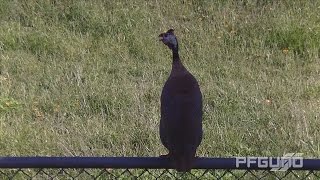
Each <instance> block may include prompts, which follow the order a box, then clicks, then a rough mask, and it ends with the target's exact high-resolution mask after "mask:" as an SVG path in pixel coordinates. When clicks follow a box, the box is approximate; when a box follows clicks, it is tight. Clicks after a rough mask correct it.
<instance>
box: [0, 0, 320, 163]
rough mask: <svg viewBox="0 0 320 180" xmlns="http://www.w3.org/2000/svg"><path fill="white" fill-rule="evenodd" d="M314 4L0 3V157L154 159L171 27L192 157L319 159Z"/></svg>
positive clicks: (319, 47)
mask: <svg viewBox="0 0 320 180" xmlns="http://www.w3.org/2000/svg"><path fill="white" fill-rule="evenodd" d="M319 7H320V3H319V2H317V1H310V2H304V1H295V2H293V1H289V0H285V1H254V0H252V1H249V0H247V1H241V2H240V1H239V2H236V1H214V2H211V1H205V0H202V1H178V0H175V1H170V3H169V2H164V1H163V2H162V1H154V2H151V1H150V2H147V1H142V0H137V1H108V2H103V1H95V2H93V1H90V2H89V1H82V0H81V1H75V2H72V1H49V0H47V1H31V0H30V1H23V2H22V1H21V2H20V1H10V0H2V2H1V3H0V21H1V26H0V155H1V156H24V155H65V156H71V155H80V156H158V155H159V154H164V153H166V150H165V148H164V147H163V146H162V144H161V143H160V140H159V134H158V125H159V118H160V112H159V107H160V100H159V99H160V93H161V89H162V86H163V84H164V82H165V80H166V78H167V77H168V75H169V72H170V68H171V54H170V52H169V50H168V49H167V48H166V47H165V46H164V45H163V44H161V43H160V42H159V41H158V39H157V36H158V34H159V33H161V32H164V31H166V30H167V29H169V28H174V29H175V32H176V34H177V36H178V38H179V42H180V50H181V51H180V55H181V57H182V59H183V63H184V64H185V66H186V67H188V69H189V70H190V71H191V72H192V73H193V74H194V75H195V77H196V78H197V79H198V81H199V83H200V86H201V89H202V92H203V96H204V109H203V110H204V117H203V125H204V139H203V142H202V144H201V146H200V148H199V150H198V155H199V156H224V157H225V156H281V155H282V154H283V153H290V152H297V153H298V152H299V153H304V155H305V157H319V155H320V142H319V140H320V133H319V129H320V120H319V112H320V108H319V107H320V99H319V98H320V81H319V75H320V71H319V69H320V63H319V62H320V61H319V60H320V58H319V57H320V54H319V53H320V33H319V32H320V26H319V22H320V18H319V15H318V12H319Z"/></svg>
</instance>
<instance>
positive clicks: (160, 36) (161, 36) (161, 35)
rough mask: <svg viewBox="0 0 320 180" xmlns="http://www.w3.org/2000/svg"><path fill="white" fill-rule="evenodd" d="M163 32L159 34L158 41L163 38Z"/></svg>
mask: <svg viewBox="0 0 320 180" xmlns="http://www.w3.org/2000/svg"><path fill="white" fill-rule="evenodd" d="M163 34H164V33H161V34H160V35H159V41H162V40H163Z"/></svg>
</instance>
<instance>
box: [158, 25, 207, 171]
mask: <svg viewBox="0 0 320 180" xmlns="http://www.w3.org/2000/svg"><path fill="white" fill-rule="evenodd" d="M169 32H170V30H169V31H168V32H167V33H169ZM164 34H165V33H163V34H161V35H163V36H164ZM161 35H160V36H161ZM169 35H170V33H169ZM172 35H173V33H172ZM164 43H165V42H164ZM165 44H166V43H165ZM166 45H167V44H166ZM168 46H169V48H170V46H171V45H168ZM171 47H173V48H170V49H172V51H173V62H172V70H171V73H170V76H169V78H168V80H167V81H166V83H165V85H164V87H163V90H162V94H161V120H160V138H161V142H162V144H163V145H164V146H165V147H166V148H167V149H168V150H169V154H168V155H167V156H168V157H169V158H170V159H172V160H173V161H174V164H175V168H176V169H177V170H178V171H183V172H185V171H190V169H191V168H192V165H193V162H194V159H195V154H196V150H197V147H198V146H199V145H200V143H201V139H202V95H201V91H200V88H199V85H198V82H197V80H196V79H195V78H194V76H193V75H192V74H191V73H190V72H189V71H188V70H187V69H186V68H185V67H184V66H183V64H182V63H181V61H180V58H179V54H178V48H177V46H176V48H174V46H171Z"/></svg>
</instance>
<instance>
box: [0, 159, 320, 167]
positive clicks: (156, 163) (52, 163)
mask: <svg viewBox="0 0 320 180" xmlns="http://www.w3.org/2000/svg"><path fill="white" fill-rule="evenodd" d="M243 158H247V157H243ZM277 160H278V159H277V158H272V159H271V161H272V164H276V163H277ZM301 160H302V161H303V166H302V167H298V168H297V167H292V166H289V167H290V168H289V170H320V159H301ZM266 161H268V160H265V161H264V163H265V162H266ZM259 163H261V161H260V162H259V160H258V159H257V160H256V161H254V160H250V163H249V166H248V163H247V162H243V161H242V163H240V164H239V159H238V163H237V158H208V157H198V158H197V159H196V162H195V165H194V169H246V170H248V169H250V170H270V167H261V164H260V165H259ZM237 164H238V167H237V166H236V165H237ZM0 168H114V169H135V168H139V169H172V168H173V167H172V163H171V162H170V161H169V160H168V159H166V158H161V157H0Z"/></svg>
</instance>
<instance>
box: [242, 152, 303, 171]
mask: <svg viewBox="0 0 320 180" xmlns="http://www.w3.org/2000/svg"><path fill="white" fill-rule="evenodd" d="M302 155H303V154H302V153H288V154H285V155H283V156H282V157H236V167H239V166H240V165H241V164H246V165H247V168H250V167H251V166H253V165H254V166H258V168H271V169H270V171H287V170H288V169H289V168H291V167H293V168H302V167H303V158H302Z"/></svg>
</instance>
